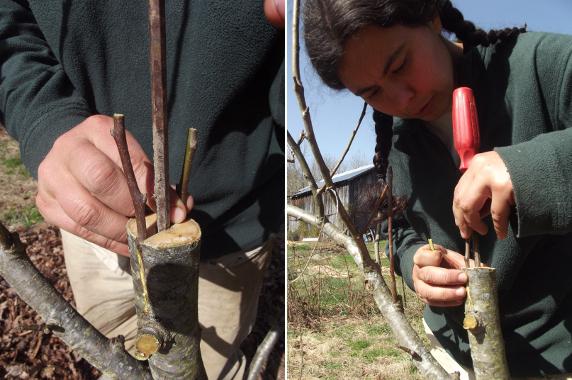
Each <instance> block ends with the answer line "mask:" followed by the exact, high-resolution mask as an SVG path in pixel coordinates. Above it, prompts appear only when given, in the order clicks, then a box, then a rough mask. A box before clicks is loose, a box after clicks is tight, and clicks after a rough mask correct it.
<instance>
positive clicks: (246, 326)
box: [199, 240, 274, 379]
mask: <svg viewBox="0 0 572 380" xmlns="http://www.w3.org/2000/svg"><path fill="white" fill-rule="evenodd" d="M273 246H274V244H273V240H269V241H268V242H267V243H265V244H264V245H263V246H262V247H259V248H257V249H255V250H252V251H249V252H239V253H235V254H231V255H228V256H225V257H222V258H221V259H219V260H216V261H212V262H206V263H203V264H201V269H200V270H201V272H200V278H199V322H200V323H201V327H202V341H201V355H202V357H203V361H204V363H205V367H207V363H208V367H207V368H206V370H207V375H208V377H209V379H242V378H244V373H245V370H246V363H245V357H244V354H243V353H242V352H241V351H240V345H241V343H242V342H243V341H244V339H245V338H246V337H247V336H248V334H250V332H251V331H252V328H253V326H254V322H255V321H256V313H257V309H258V297H259V296H260V289H261V288H262V282H263V279H264V272H265V271H266V268H267V267H268V264H269V263H270V257H271V254H272V250H273Z"/></svg>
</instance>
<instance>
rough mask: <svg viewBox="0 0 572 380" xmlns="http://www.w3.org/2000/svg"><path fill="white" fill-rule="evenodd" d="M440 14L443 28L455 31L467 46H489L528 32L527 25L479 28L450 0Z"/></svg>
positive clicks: (441, 8) (440, 10)
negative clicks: (494, 28)
mask: <svg viewBox="0 0 572 380" xmlns="http://www.w3.org/2000/svg"><path fill="white" fill-rule="evenodd" d="M439 14H440V16H441V22H442V23H443V28H445V29H446V30H448V31H449V32H452V33H455V35H456V36H457V38H458V39H459V40H461V41H462V42H463V43H464V44H465V45H467V47H474V46H478V45H483V46H489V45H490V44H494V43H495V42H497V41H504V40H509V39H512V38H514V37H516V36H517V35H519V34H520V33H524V32H526V25H525V26H524V27H522V28H517V27H514V28H504V29H499V30H490V31H489V32H485V31H484V30H482V29H480V28H477V27H476V26H475V24H473V23H472V22H470V21H467V20H465V18H464V17H463V14H462V13H461V11H459V10H458V9H457V8H455V7H454V6H453V4H452V3H451V1H450V0H446V1H445V2H443V4H442V6H441V7H440V9H439Z"/></svg>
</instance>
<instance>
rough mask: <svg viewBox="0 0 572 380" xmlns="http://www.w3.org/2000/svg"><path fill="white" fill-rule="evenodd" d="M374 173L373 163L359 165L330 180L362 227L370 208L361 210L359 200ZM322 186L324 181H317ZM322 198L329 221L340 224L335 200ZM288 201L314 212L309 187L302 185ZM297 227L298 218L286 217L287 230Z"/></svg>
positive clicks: (373, 183)
mask: <svg viewBox="0 0 572 380" xmlns="http://www.w3.org/2000/svg"><path fill="white" fill-rule="evenodd" d="M376 180H377V178H376V174H375V170H374V166H373V164H370V165H366V166H362V167H359V168H357V169H352V170H348V171H346V172H344V173H340V174H336V175H335V176H334V177H333V178H332V181H333V183H334V187H335V191H336V192H337V193H338V196H339V198H340V199H341V201H342V203H343V205H344V206H345V207H346V209H347V210H348V211H349V213H350V217H351V218H352V221H353V222H354V224H355V225H356V226H358V228H359V227H364V226H365V224H366V223H367V219H368V217H369V214H370V212H368V211H371V210H363V207H360V202H363V200H362V198H363V194H365V193H367V192H368V191H369V192H371V189H372V188H373V187H374V185H375V182H376ZM322 186H324V181H323V180H321V181H319V182H318V188H321V187H322ZM360 196H361V198H360ZM322 199H323V200H324V209H325V210H324V213H325V215H326V216H327V217H328V219H329V221H330V222H332V223H334V224H336V225H337V226H341V222H340V221H339V220H338V215H337V209H336V202H335V201H334V199H333V198H332V197H331V196H327V195H325V196H323V197H322ZM289 203H290V204H292V205H294V206H296V207H299V208H301V209H304V210H306V211H307V212H309V213H312V214H313V212H314V201H313V199H312V192H311V191H310V187H309V186H308V187H304V188H303V189H300V190H298V191H297V192H296V193H294V194H292V195H291V196H290V197H289ZM297 229H298V220H297V219H295V218H292V217H289V218H288V230H289V231H296V230H297Z"/></svg>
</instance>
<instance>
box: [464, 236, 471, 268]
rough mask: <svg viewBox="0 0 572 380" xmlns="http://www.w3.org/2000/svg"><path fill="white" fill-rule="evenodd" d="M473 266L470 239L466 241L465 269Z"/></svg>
mask: <svg viewBox="0 0 572 380" xmlns="http://www.w3.org/2000/svg"><path fill="white" fill-rule="evenodd" d="M470 264H471V243H470V242H469V239H467V240H465V268H469V267H470Z"/></svg>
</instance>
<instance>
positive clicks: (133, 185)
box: [111, 114, 147, 242]
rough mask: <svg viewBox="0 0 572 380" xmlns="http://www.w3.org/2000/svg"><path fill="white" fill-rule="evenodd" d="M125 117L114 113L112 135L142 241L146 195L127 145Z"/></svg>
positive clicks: (143, 236) (144, 226) (145, 231)
mask: <svg viewBox="0 0 572 380" xmlns="http://www.w3.org/2000/svg"><path fill="white" fill-rule="evenodd" d="M124 120H125V117H124V116H123V115H121V114H114V115H113V129H112V130H111V135H112V136H113V139H114V140H115V144H117V150H118V151H119V157H120V158H121V165H122V166H123V173H124V174H125V178H126V179H127V187H128V188H129V193H130V194H131V199H132V200H133V208H134V209H135V220H136V221H137V241H138V242H142V241H143V240H145V238H146V237H147V236H146V233H147V228H146V225H145V201H146V199H145V195H143V194H141V191H139V187H138V186H137V180H136V179H135V173H134V172H133V165H132V164H131V159H130V157H129V149H128V147H127V138H126V136H125V125H124Z"/></svg>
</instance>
